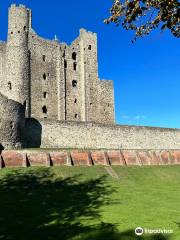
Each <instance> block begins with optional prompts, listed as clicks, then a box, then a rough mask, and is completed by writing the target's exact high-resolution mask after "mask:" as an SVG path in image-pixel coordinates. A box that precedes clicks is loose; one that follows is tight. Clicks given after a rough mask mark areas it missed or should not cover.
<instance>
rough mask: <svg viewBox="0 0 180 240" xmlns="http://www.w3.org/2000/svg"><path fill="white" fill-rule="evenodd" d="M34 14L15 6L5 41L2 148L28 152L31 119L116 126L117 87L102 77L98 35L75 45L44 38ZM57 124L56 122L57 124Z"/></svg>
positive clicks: (0, 56)
mask: <svg viewBox="0 0 180 240" xmlns="http://www.w3.org/2000/svg"><path fill="white" fill-rule="evenodd" d="M31 19H32V16H31V10H30V9H28V8H26V7H25V6H24V5H18V6H17V5H15V4H12V5H11V7H10V8H9V15H8V36H7V42H2V41H0V104H1V106H0V112H1V115H0V143H3V144H4V145H5V146H6V147H12V148H14V147H18V146H23V144H24V142H23V141H24V140H23V139H24V137H23V135H24V134H23V132H25V130H24V127H25V126H26V122H27V121H28V120H27V121H26V119H25V117H26V118H29V119H30V120H31V119H32V118H34V120H35V121H37V122H38V121H40V120H41V119H44V121H45V122H48V121H50V122H52V126H53V124H54V123H55V122H56V121H58V122H59V123H60V122H61V121H67V122H77V123H78V122H83V123H85V122H92V123H100V124H114V90H113V82H112V81H109V80H108V81H106V80H100V79H99V77H98V61H97V35H96V34H95V33H92V32H90V31H87V30H85V29H81V30H80V33H79V36H78V37H77V38H76V39H75V40H74V41H73V42H72V43H71V44H70V45H68V44H66V43H63V42H60V41H58V40H57V38H55V39H54V40H48V39H44V38H42V37H40V36H39V35H38V34H37V33H36V32H35V31H34V30H33V29H32V26H31ZM53 121H54V122H53Z"/></svg>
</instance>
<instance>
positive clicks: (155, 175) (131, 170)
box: [0, 166, 180, 240]
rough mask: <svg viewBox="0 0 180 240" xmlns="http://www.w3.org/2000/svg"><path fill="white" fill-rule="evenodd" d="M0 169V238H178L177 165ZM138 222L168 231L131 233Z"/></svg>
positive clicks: (179, 171) (179, 193)
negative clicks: (110, 173)
mask: <svg viewBox="0 0 180 240" xmlns="http://www.w3.org/2000/svg"><path fill="white" fill-rule="evenodd" d="M112 168H113V169H114V171H115V172H116V173H117V175H118V176H119V179H115V178H113V177H112V176H111V175H109V174H108V172H107V171H106V169H105V167H103V166H93V167H87V166H84V167H66V166H62V167H52V168H26V169H2V170H1V171H0V239H5V240H24V239H27V240H31V239H32V240H42V239H43V240H44V239H48V240H60V239H61V240H69V239H72V240H93V239H94V240H120V239H122V240H126V239H127V240H134V239H144V240H153V239H164V240H175V239H177V240H178V239H180V190H179V189H180V166H154V167H152V166H151V167H120V166H113V167H112ZM138 226H141V227H143V228H149V229H159V228H161V229H172V230H173V231H174V233H173V234H166V235H163V234H156V235H149V234H146V235H143V236H141V237H137V236H136V235H135V234H134V229H135V228H136V227H138Z"/></svg>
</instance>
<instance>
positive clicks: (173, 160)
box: [0, 150, 180, 168]
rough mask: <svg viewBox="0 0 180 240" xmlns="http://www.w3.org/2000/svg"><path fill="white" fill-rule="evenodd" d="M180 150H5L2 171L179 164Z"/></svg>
mask: <svg viewBox="0 0 180 240" xmlns="http://www.w3.org/2000/svg"><path fill="white" fill-rule="evenodd" d="M175 164H180V150H168V151H167V150H119V151H118V150H110V151H100V150H99V151H95V150H92V151H78V150H77V151H75V150H73V151H10V150H9V151H3V152H2V153H1V155H0V168H9V167H28V166H61V165H68V166H79V165H87V166H91V165H120V166H131V165H137V166H142V165H175Z"/></svg>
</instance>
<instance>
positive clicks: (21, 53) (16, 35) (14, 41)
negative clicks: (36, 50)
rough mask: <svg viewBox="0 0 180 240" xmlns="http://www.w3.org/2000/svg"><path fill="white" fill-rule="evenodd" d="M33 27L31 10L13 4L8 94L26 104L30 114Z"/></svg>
mask: <svg viewBox="0 0 180 240" xmlns="http://www.w3.org/2000/svg"><path fill="white" fill-rule="evenodd" d="M30 28H31V11H30V10H29V9H27V8H26V7H25V6H23V5H19V6H16V5H14V4H13V5H11V7H10V8H9V18H8V41H7V50H6V71H7V92H6V93H5V94H6V96H7V97H8V98H10V99H12V100H14V101H16V102H19V103H21V104H22V105H25V106H26V116H27V117H29V116H30V76H29V73H30V66H29V65H30V64H29V62H30V56H29V51H28V34H29V29H30Z"/></svg>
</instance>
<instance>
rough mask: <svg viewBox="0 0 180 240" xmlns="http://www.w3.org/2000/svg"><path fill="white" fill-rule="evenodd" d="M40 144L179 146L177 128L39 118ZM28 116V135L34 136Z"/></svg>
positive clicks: (50, 146) (48, 145) (60, 145)
mask: <svg viewBox="0 0 180 240" xmlns="http://www.w3.org/2000/svg"><path fill="white" fill-rule="evenodd" d="M39 125H40V126H41V127H40V128H41V131H40V132H41V136H39V138H40V139H41V147H42V148H80V149H166V150H167V149H180V130H178V129H168V128H167V129H166V128H153V127H137V126H121V125H101V124H95V123H84V122H61V121H48V120H39ZM33 129H34V124H33V122H31V119H29V122H28V128H27V129H26V133H27V136H26V138H27V139H31V141H33V138H34V139H36V138H37V135H35V132H34V131H33V134H34V136H33V135H32V130H33Z"/></svg>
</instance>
